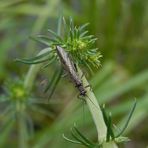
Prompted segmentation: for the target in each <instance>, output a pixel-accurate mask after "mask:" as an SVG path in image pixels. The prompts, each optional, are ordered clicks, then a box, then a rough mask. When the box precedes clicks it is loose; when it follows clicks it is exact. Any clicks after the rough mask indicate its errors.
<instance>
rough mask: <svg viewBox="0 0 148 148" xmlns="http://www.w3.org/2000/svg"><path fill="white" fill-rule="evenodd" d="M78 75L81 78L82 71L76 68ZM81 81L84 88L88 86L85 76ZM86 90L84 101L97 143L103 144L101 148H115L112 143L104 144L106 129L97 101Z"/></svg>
mask: <svg viewBox="0 0 148 148" xmlns="http://www.w3.org/2000/svg"><path fill="white" fill-rule="evenodd" d="M78 74H79V76H82V71H81V69H80V68H79V67H78ZM82 81H83V84H84V86H89V83H88V81H87V79H86V77H85V76H83V77H82ZM86 90H87V96H86V98H85V100H86V103H87V105H88V108H89V110H90V113H91V115H92V118H93V120H94V123H95V125H96V129H97V133H98V141H99V143H104V144H103V148H117V145H116V144H115V143H114V142H113V141H111V142H108V143H106V142H105V141H106V135H107V127H106V124H105V122H104V118H103V114H102V111H101V108H100V106H99V104H98V101H97V99H96V97H95V95H94V93H93V92H92V91H91V90H90V88H86Z"/></svg>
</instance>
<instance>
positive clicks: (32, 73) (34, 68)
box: [24, 48, 51, 91]
mask: <svg viewBox="0 0 148 148" xmlns="http://www.w3.org/2000/svg"><path fill="white" fill-rule="evenodd" d="M50 50H51V48H45V49H43V50H41V51H40V52H39V53H38V55H41V54H44V53H48V52H49V51H50ZM42 65H43V63H40V64H35V65H31V66H30V68H29V71H28V73H27V76H26V78H25V81H24V86H25V88H26V89H27V90H28V91H31V89H32V87H33V83H34V81H35V78H36V75H37V74H38V72H39V70H40V68H41V66H42Z"/></svg>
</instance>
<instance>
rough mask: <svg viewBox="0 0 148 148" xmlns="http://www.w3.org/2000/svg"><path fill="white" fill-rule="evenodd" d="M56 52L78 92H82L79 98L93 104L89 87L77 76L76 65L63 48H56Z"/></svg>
mask: <svg viewBox="0 0 148 148" xmlns="http://www.w3.org/2000/svg"><path fill="white" fill-rule="evenodd" d="M56 51H57V55H58V57H59V59H60V62H61V64H62V66H63V68H64V70H65V71H67V73H68V74H69V76H70V78H71V80H72V82H73V83H74V84H75V87H77V88H78V90H79V92H80V94H79V97H80V96H81V97H87V98H88V99H89V100H90V101H91V102H92V100H91V99H90V98H89V97H88V95H87V90H86V87H88V86H86V87H85V86H84V85H83V82H82V80H81V79H80V78H79V75H78V74H77V68H76V66H75V64H74V63H73V62H72V60H71V59H70V57H69V55H68V53H67V52H66V51H65V50H64V48H62V47H60V46H56ZM83 100H84V101H86V100H85V99H83ZM92 104H94V103H93V102H92ZM94 105H95V104H94ZM95 106H96V105H95ZM96 107H97V106H96ZM97 108H98V107H97Z"/></svg>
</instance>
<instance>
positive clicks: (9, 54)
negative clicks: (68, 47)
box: [0, 0, 148, 148]
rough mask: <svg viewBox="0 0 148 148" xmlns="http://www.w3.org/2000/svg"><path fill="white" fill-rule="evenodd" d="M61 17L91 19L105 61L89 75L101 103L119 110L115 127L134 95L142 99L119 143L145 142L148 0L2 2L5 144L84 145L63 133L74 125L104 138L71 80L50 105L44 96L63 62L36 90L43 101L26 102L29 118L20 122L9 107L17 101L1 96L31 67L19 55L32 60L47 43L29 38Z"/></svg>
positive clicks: (138, 147) (0, 84)
mask: <svg viewBox="0 0 148 148" xmlns="http://www.w3.org/2000/svg"><path fill="white" fill-rule="evenodd" d="M61 14H63V16H65V18H68V17H69V16H72V18H73V20H74V22H75V24H76V25H82V24H84V23H87V22H89V23H90V25H89V26H88V30H89V31H90V34H94V35H95V36H96V37H97V38H98V40H97V47H99V49H100V51H101V53H102V55H103V58H102V59H101V63H102V66H101V67H100V69H99V70H98V71H97V72H96V73H95V74H94V75H93V76H90V77H89V78H88V79H89V81H90V83H91V85H92V87H93V90H94V92H95V94H96V97H97V98H98V101H99V102H100V103H102V104H103V103H105V104H106V107H107V109H108V110H109V111H111V112H112V114H113V121H114V123H115V124H116V125H119V127H120V126H122V123H123V121H124V119H125V117H126V115H127V114H128V112H129V110H130V108H131V105H132V103H133V101H134V98H135V97H136V98H137V108H136V111H135V113H134V115H133V118H132V120H131V122H130V124H129V127H128V129H127V130H126V132H125V136H128V137H129V138H130V139H131V141H130V142H128V143H125V144H121V145H120V146H119V147H127V148H129V147H130V148H142V147H146V146H147V145H148V142H147V139H148V126H147V125H148V118H147V115H148V107H147V106H148V1H147V0H63V1H60V0H0V40H1V42H0V95H1V97H0V99H1V101H0V102H1V103H0V112H1V113H0V114H1V115H0V125H1V127H0V147H2V148H7V147H9V146H10V144H11V147H14V148H15V147H19V148H21V147H22V148H24V147H30V148H32V147H33V148H48V147H49V148H64V147H70V148H76V147H77V148H81V147H82V146H79V145H74V144H71V143H68V142H67V141H65V140H64V139H63V138H62V134H63V133H64V134H65V135H67V136H69V135H70V128H71V127H72V126H73V124H74V123H76V124H77V126H78V128H79V129H80V130H81V131H82V132H83V133H84V134H85V135H86V136H87V137H89V138H90V139H91V140H92V141H96V140H97V133H96V130H95V126H94V124H93V121H92V119H91V116H90V114H89V111H88V110H87V106H84V111H83V103H82V102H81V101H80V100H78V99H77V97H76V96H77V94H78V92H76V91H75V88H74V87H73V85H72V84H71V83H69V82H68V81H67V80H66V79H62V80H61V81H60V83H59V84H58V86H57V89H56V91H55V93H54V95H53V97H52V99H51V100H50V101H49V104H47V96H48V94H44V87H45V86H44V85H42V84H41V83H42V81H44V80H46V79H47V80H48V79H49V80H50V79H51V78H52V74H53V73H54V71H55V70H56V68H55V67H56V66H53V65H51V66H50V68H48V69H46V70H41V71H40V73H39V75H38V76H37V79H36V81H35V84H34V90H33V94H32V95H33V96H34V98H40V99H37V100H38V102H37V101H36V102H34V105H33V106H32V105H31V106H29V109H28V108H27V107H26V110H25V118H23V119H22V120H21V122H20V121H18V120H17V118H16V117H15V116H13V117H12V116H11V115H10V114H11V113H12V111H14V110H13V109H11V108H9V107H8V109H7V106H10V105H11V102H12V101H11V99H10V98H9V100H10V101H9V102H6V101H5V102H3V101H2V100H3V98H4V96H5V93H6V91H5V90H4V88H5V83H6V82H7V83H8V84H7V85H9V83H17V81H18V79H20V80H23V79H24V78H25V75H26V73H27V71H28V69H29V66H26V65H23V64H20V63H16V62H14V59H15V58H18V57H19V58H26V57H33V56H35V55H36V54H37V53H38V52H39V51H40V50H41V49H43V48H44V46H43V45H41V44H38V43H36V42H34V41H32V40H30V39H29V36H30V35H37V34H44V33H46V31H47V29H48V28H50V29H53V30H56V27H57V19H58V17H59V16H60V15H61ZM55 65H56V63H55ZM16 78H17V80H16V81H13V82H12V80H14V79H16ZM8 80H9V81H11V82H8ZM18 116H21V114H20V115H18ZM6 117H8V118H7V119H6ZM9 117H10V118H9ZM23 117H24V116H23ZM10 121H11V122H10ZM13 122H14V123H13ZM10 123H12V124H10ZM19 123H21V124H20V126H19ZM18 127H21V128H18ZM22 128H23V129H24V130H22Z"/></svg>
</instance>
